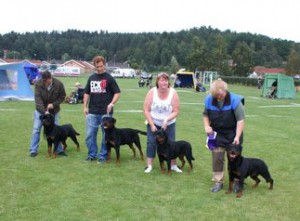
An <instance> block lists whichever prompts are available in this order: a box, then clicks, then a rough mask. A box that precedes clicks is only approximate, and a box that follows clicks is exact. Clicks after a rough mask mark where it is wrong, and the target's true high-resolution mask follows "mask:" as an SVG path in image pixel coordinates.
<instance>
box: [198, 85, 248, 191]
mask: <svg viewBox="0 0 300 221" xmlns="http://www.w3.org/2000/svg"><path fill="white" fill-rule="evenodd" d="M210 92H211V94H210V95H208V96H207V97H206V98H205V108H204V112H203V124H204V129H205V132H206V134H207V135H209V134H212V133H214V132H216V133H217V136H216V144H217V147H216V148H215V149H213V150H212V160H213V162H212V166H213V168H212V170H213V176H212V181H213V182H214V185H213V187H212V188H211V191H212V192H218V191H220V190H221V189H222V188H223V182H224V162H225V151H226V147H227V146H228V145H229V144H231V143H233V144H240V145H241V144H242V143H243V129H244V119H245V111H244V106H243V103H244V99H243V97H242V96H240V95H237V94H234V93H231V92H229V91H228V90H227V83H226V82H224V81H223V80H222V79H217V80H215V81H214V82H213V83H212V85H211V88H210Z"/></svg>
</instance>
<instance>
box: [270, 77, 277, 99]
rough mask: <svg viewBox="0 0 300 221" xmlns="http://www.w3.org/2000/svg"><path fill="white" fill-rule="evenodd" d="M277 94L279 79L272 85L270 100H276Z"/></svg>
mask: <svg viewBox="0 0 300 221" xmlns="http://www.w3.org/2000/svg"><path fill="white" fill-rule="evenodd" d="M276 93H277V79H275V81H274V82H273V83H272V85H271V90H270V96H269V97H270V98H276Z"/></svg>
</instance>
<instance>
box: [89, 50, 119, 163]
mask: <svg viewBox="0 0 300 221" xmlns="http://www.w3.org/2000/svg"><path fill="white" fill-rule="evenodd" d="M92 62H93V65H94V67H95V70H96V72H95V73H93V74H92V75H91V76H90V77H89V78H88V80H87V84H86V86H85V90H84V97H83V112H84V114H85V118H86V139H85V143H86V146H87V149H88V155H87V158H86V160H87V161H93V160H96V159H97V155H98V144H97V133H98V128H99V126H100V127H101V131H102V142H101V149H100V153H99V156H98V162H99V163H104V162H106V161H107V157H108V153H107V149H106V145H105V137H104V136H105V134H104V128H103V125H102V117H103V115H106V114H109V115H112V114H113V107H114V105H115V104H116V103H117V101H118V100H119V97H120V93H121V91H120V88H119V86H118V84H117V82H116V80H115V79H114V78H113V77H112V76H111V75H110V74H108V73H107V72H106V70H105V59H104V58H103V57H102V56H96V57H94V59H93V61H92Z"/></svg>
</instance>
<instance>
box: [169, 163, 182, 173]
mask: <svg viewBox="0 0 300 221" xmlns="http://www.w3.org/2000/svg"><path fill="white" fill-rule="evenodd" d="M171 170H173V171H175V172H177V173H182V170H181V169H179V168H178V166H177V165H172V166H171Z"/></svg>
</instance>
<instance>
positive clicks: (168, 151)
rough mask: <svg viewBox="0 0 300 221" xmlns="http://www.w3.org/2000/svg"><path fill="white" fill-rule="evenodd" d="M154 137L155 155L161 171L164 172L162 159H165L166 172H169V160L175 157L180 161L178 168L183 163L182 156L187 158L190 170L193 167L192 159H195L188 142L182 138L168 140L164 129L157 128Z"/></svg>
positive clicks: (182, 165)
mask: <svg viewBox="0 0 300 221" xmlns="http://www.w3.org/2000/svg"><path fill="white" fill-rule="evenodd" d="M155 139H156V144H157V155H158V158H159V163H160V168H161V171H162V173H164V172H165V169H164V161H167V166H168V174H170V173H171V160H173V159H176V158H177V157H178V158H179V159H180V161H181V167H180V169H183V167H184V165H185V160H184V157H185V158H186V159H187V161H188V163H189V165H190V167H189V171H188V172H190V171H191V170H192V169H193V163H192V160H195V159H194V157H193V154H192V146H191V144H190V143H189V142H187V141H184V140H179V141H170V140H168V135H167V132H166V131H165V130H164V129H159V130H157V131H156V132H155Z"/></svg>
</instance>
